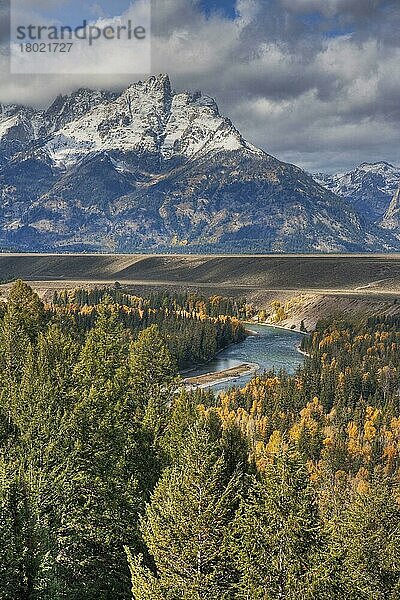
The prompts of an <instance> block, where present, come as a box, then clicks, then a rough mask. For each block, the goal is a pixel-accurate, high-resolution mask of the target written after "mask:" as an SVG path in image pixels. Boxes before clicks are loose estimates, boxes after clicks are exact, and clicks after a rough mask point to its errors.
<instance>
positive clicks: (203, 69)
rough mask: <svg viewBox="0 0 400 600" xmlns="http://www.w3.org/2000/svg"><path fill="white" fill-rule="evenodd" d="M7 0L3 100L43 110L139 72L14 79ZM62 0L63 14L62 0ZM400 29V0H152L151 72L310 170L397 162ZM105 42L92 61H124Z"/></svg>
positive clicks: (99, 10)
mask: <svg viewBox="0 0 400 600" xmlns="http://www.w3.org/2000/svg"><path fill="white" fill-rule="evenodd" d="M4 1H5V0H0V15H3V16H2V18H0V36H1V38H0V39H1V40H2V41H3V47H2V48H1V56H0V59H1V62H0V69H1V72H0V102H3V103H9V102H19V103H25V104H31V105H36V106H46V105H48V104H49V103H50V102H51V101H52V99H53V98H54V97H55V96H56V95H57V94H58V93H60V92H61V93H65V92H68V91H71V90H73V89H74V88H77V87H81V86H87V87H102V88H109V89H119V88H122V87H123V86H126V85H127V84H128V83H130V82H131V81H132V80H137V79H138V78H139V77H140V74H138V73H136V72H135V73H129V72H128V73H125V74H121V75H110V74H104V75H102V74H101V73H100V74H97V75H96V76H94V75H88V74H83V75H82V74H79V73H77V74H75V75H70V76H66V75H35V76H34V75H32V76H31V75H12V74H10V72H9V65H8V60H7V8H6V6H5V4H3V5H2V4H1V3H2V2H4ZM11 1H12V2H13V1H14V0H11ZM21 1H22V0H21ZM23 1H24V2H25V5H26V6H29V5H32V6H34V7H35V10H37V9H38V7H39V6H40V7H41V8H42V10H45V8H46V2H50V0H35V2H34V1H33V0H23ZM140 1H141V2H143V1H147V0H140ZM51 3H52V4H53V6H54V4H55V3H57V0H51ZM80 4H81V5H82V7H83V8H82V10H84V11H86V13H87V14H86V16H87V17H88V18H92V19H94V18H101V17H102V18H104V17H112V16H117V15H119V14H122V13H123V12H124V11H125V12H126V11H128V10H129V7H128V5H129V2H128V1H124V0H113V2H111V1H107V2H106V1H103V0H96V1H94V2H91V1H90V0H89V1H87V0H84V1H83V2H81V3H80ZM59 5H62V6H63V7H64V9H65V10H66V14H68V7H69V0H60V1H59ZM71 7H72V4H71ZM111 7H113V8H111ZM70 15H71V19H72V16H73V17H74V20H75V21H76V19H77V15H76V14H74V13H73V11H72V8H71V10H70ZM399 31H400V0H153V2H152V36H151V42H152V66H151V70H152V72H153V73H159V72H167V73H169V74H170V76H171V80H172V83H173V86H174V88H175V89H176V90H181V89H192V90H202V91H203V93H205V94H209V95H211V96H213V97H214V98H216V100H217V102H218V104H219V107H220V110H221V112H222V113H223V114H225V115H227V116H229V117H230V118H231V119H232V121H233V122H234V123H235V125H236V126H237V127H238V129H239V130H240V131H241V132H242V134H243V135H244V136H245V137H246V138H247V139H248V140H249V141H251V142H252V143H254V144H256V145H258V146H260V147H262V148H263V149H264V150H266V151H267V152H269V153H271V154H273V155H275V156H277V157H278V158H280V159H282V160H286V161H289V162H293V163H295V164H298V165H299V166H301V167H303V168H305V169H307V170H311V171H318V170H323V171H327V172H335V171H339V170H346V169H351V168H353V167H354V166H355V165H357V164H359V163H361V162H363V161H370V162H374V161H378V160H386V161H388V162H391V163H393V164H396V165H400V35H399ZM108 48H109V51H108V52H107V57H105V56H104V55H103V56H99V62H101V61H102V60H106V59H107V60H108V61H111V62H112V63H113V64H115V65H118V64H119V62H122V59H121V60H120V59H119V56H118V52H119V50H118V45H113V46H111V45H110V46H108ZM115 70H116V71H117V70H118V69H117V68H116V69H115Z"/></svg>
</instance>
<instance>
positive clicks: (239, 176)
mask: <svg viewBox="0 0 400 600" xmlns="http://www.w3.org/2000/svg"><path fill="white" fill-rule="evenodd" d="M354 173H356V174H355V175H354ZM353 175H354V176H353ZM399 182H400V171H399V169H397V170H396V169H395V167H392V166H391V165H389V164H387V163H376V165H369V166H368V165H361V166H360V167H359V168H358V169H356V171H355V172H353V173H352V174H346V175H343V176H342V177H340V176H338V175H334V176H328V175H321V174H318V175H314V176H312V175H311V174H309V173H307V172H305V171H303V170H302V169H300V168H298V167H296V166H294V165H291V164H287V163H284V162H282V161H280V160H278V159H276V158H274V157H273V156H271V155H269V154H267V153H266V152H264V151H263V150H260V149H258V148H256V147H255V146H253V145H252V144H251V143H249V142H248V141H246V140H245V139H244V138H243V136H242V135H241V134H240V132H239V131H238V130H237V129H236V128H235V126H234V125H233V123H232V122H231V121H230V120H229V119H228V118H226V117H224V116H223V115H221V114H220V112H219V110H218V106H217V104H216V102H215V101H214V100H213V99H212V98H210V97H208V96H205V95H203V94H202V93H201V92H193V93H191V92H186V91H185V92H179V93H177V92H175V91H174V90H173V89H172V87H171V82H170V79H169V77H168V76H167V75H159V76H153V77H150V78H149V79H147V80H145V81H140V82H137V83H133V84H132V85H131V86H129V87H128V88H127V89H126V90H124V91H123V92H122V93H111V92H100V91H91V90H87V89H80V90H78V91H76V92H74V93H72V94H70V95H66V96H59V97H58V98H56V100H55V101H54V102H53V104H52V105H51V106H50V107H49V108H48V109H47V110H36V109H33V108H29V107H23V106H18V105H0V245H1V247H2V249H3V250H21V251H28V250H29V251H59V252H66V251H110V252H116V251H120V252H130V251H171V250H174V251H185V252H190V251H209V252H214V251H215V252H219V251H226V252H231V251H237V252H241V251H252V252H259V251H260V252H261V251H273V252H299V251H304V252H317V251H326V252H333V251H338V252H341V251H349V252H351V251H387V252H389V251H394V250H399V249H400V235H399V231H400V230H399V227H398V220H399V211H398V204H399V199H398V195H397V200H396V199H395V198H396V195H395V191H396V189H397V188H398V186H399ZM393 195H394V198H393V201H392V203H391V197H392V196H393ZM390 206H391V208H390Z"/></svg>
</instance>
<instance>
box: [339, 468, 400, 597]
mask: <svg viewBox="0 0 400 600" xmlns="http://www.w3.org/2000/svg"><path fill="white" fill-rule="evenodd" d="M398 494H399V490H398V486H397V485H396V486H394V485H393V483H391V481H390V480H388V479H387V478H385V477H383V476H381V475H375V476H374V477H373V478H372V480H371V482H369V483H368V482H367V483H363V484H362V485H361V486H360V487H359V489H358V490H356V491H354V492H353V493H351V494H349V497H348V500H347V507H346V509H345V510H344V512H343V514H342V515H339V518H338V519H337V520H336V523H335V524H334V528H333V531H334V536H333V540H334V543H335V549H336V552H337V553H340V555H341V557H342V570H341V573H340V574H339V577H340V578H341V580H342V582H343V584H344V587H345V589H346V598H349V600H353V599H354V600H356V599H357V600H396V599H397V598H399V597H400V531H399V523H400V507H399V500H398V498H399V495H398Z"/></svg>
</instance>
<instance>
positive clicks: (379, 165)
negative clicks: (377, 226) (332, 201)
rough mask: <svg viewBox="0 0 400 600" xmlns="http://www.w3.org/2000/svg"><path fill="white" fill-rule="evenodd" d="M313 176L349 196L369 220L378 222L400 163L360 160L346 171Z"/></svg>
mask: <svg viewBox="0 0 400 600" xmlns="http://www.w3.org/2000/svg"><path fill="white" fill-rule="evenodd" d="M314 178H315V179H316V180H317V181H318V182H319V183H321V185H324V186H325V187H326V188H328V189H329V190H331V191H332V192H334V193H335V194H338V195H339V196H342V197H343V198H346V199H347V200H349V201H350V202H351V203H352V204H353V206H354V207H355V208H356V210H357V211H358V212H359V213H361V214H362V215H363V216H364V217H365V218H366V219H367V220H368V221H370V222H379V221H380V220H381V218H382V217H383V215H384V214H385V212H386V210H387V209H388V206H389V204H390V201H391V199H392V197H393V194H394V193H395V191H396V189H397V188H398V186H399V183H400V167H394V166H393V165H391V164H389V163H387V162H384V161H381V162H376V163H362V164H361V165H359V166H358V167H356V168H355V169H354V170H353V171H350V172H348V173H337V174H335V175H327V174H325V173H317V174H315V175H314Z"/></svg>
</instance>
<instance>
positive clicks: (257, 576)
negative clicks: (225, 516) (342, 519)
mask: <svg viewBox="0 0 400 600" xmlns="http://www.w3.org/2000/svg"><path fill="white" fill-rule="evenodd" d="M233 547H234V552H235V557H236V566H237V569H238V570H239V572H240V584H239V595H238V597H239V598H245V599H246V600H264V599H266V598H268V599H269V598H271V600H272V599H274V600H275V599H276V600H278V599H285V600H297V599H298V598H302V599H304V600H305V599H307V598H310V599H311V598H314V597H316V596H315V595H314V593H315V587H316V584H315V581H314V579H315V578H316V576H317V567H318V564H317V555H318V553H319V552H320V550H321V549H322V537H321V523H320V521H319V518H318V514H317V505H316V498H315V494H314V492H313V490H312V488H311V486H310V483H309V477H308V473H307V470H306V467H305V465H304V463H303V462H302V461H301V459H300V458H299V456H298V455H297V454H296V453H295V452H293V451H292V450H284V449H282V450H281V451H280V452H279V453H278V454H277V455H276V458H275V460H274V462H273V463H270V464H267V465H265V472H264V473H263V474H262V476H260V477H259V478H256V477H253V478H252V482H251V485H250V489H249V490H248V492H247V494H246V496H245V497H244V499H243V501H242V503H241V506H240V509H239V511H238V513H237V515H236V518H235V521H234V525H233Z"/></svg>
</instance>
